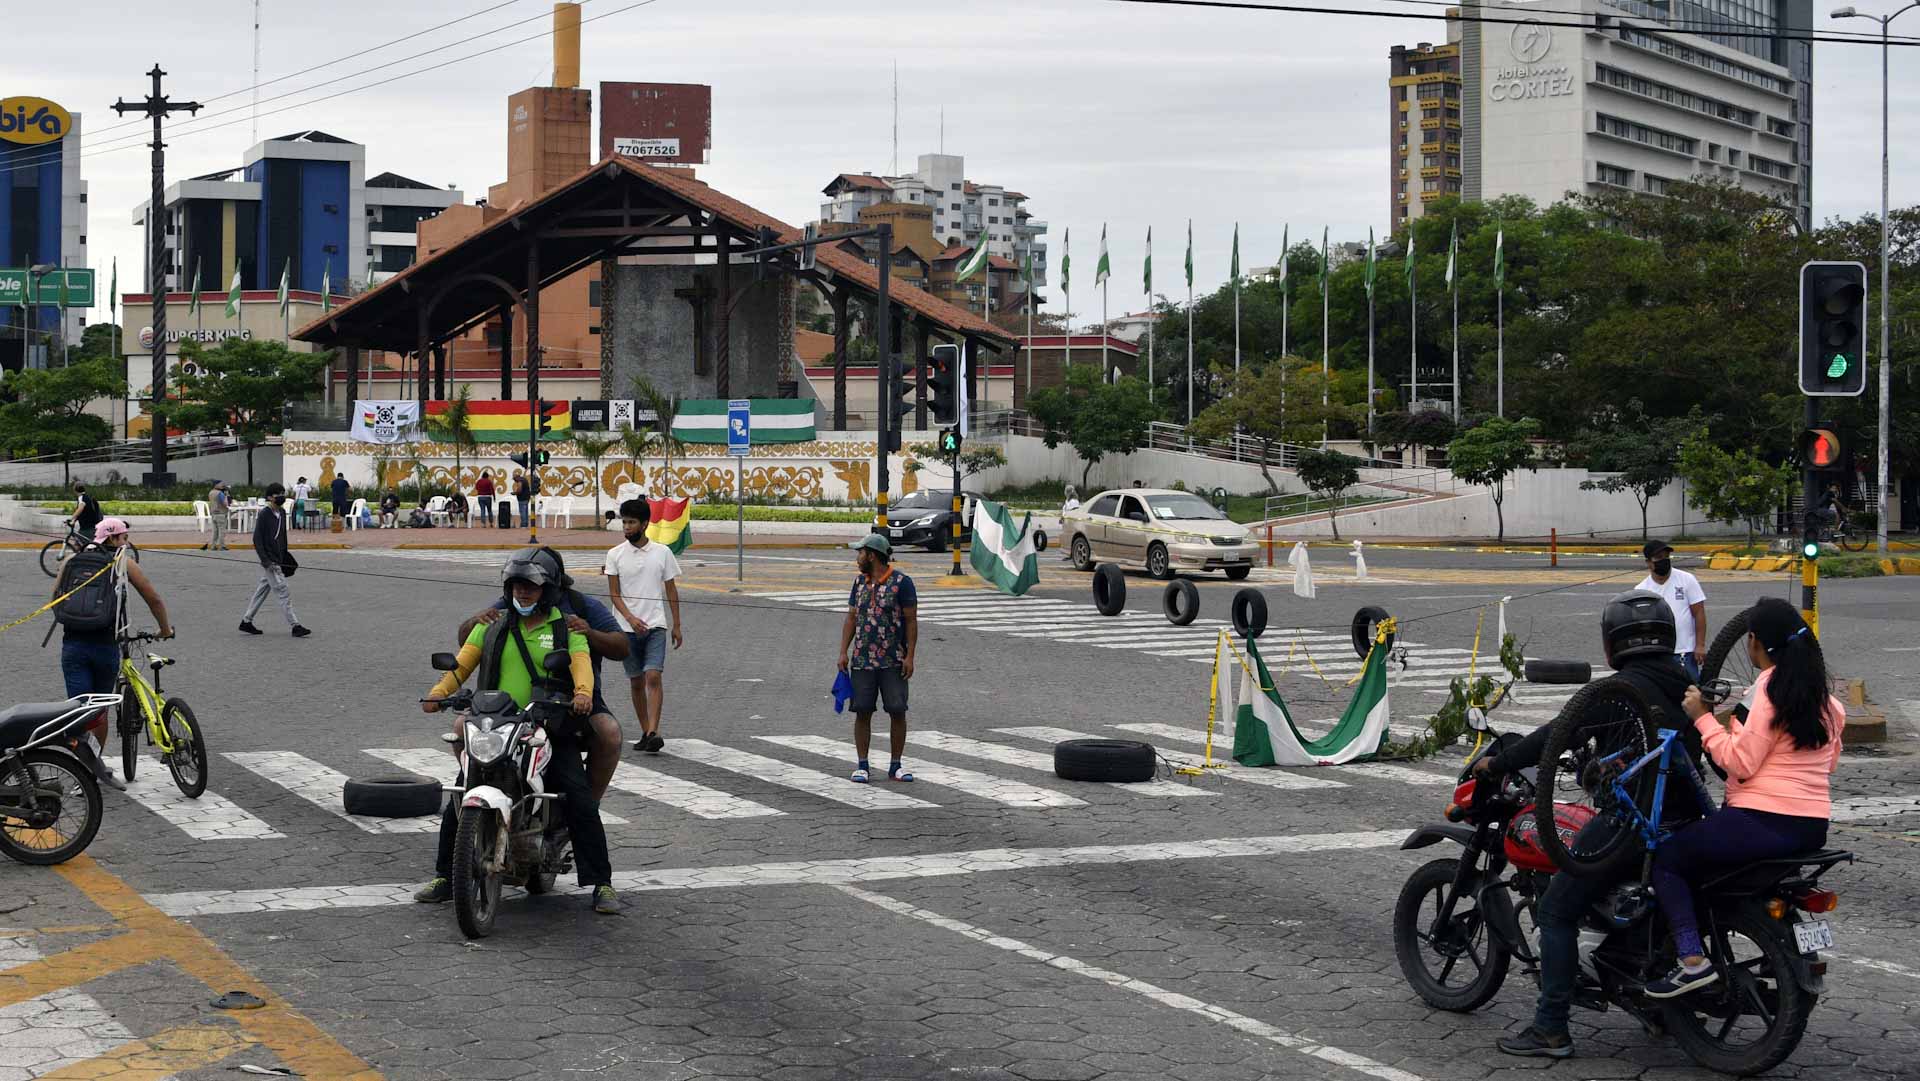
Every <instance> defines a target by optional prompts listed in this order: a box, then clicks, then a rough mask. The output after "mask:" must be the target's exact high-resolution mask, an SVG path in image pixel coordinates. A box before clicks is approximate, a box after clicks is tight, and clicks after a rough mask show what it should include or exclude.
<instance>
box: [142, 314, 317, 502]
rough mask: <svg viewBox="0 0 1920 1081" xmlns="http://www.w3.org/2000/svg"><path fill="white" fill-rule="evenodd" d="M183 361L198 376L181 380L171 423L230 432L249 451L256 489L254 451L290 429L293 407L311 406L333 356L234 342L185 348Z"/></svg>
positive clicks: (192, 344)
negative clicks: (296, 404)
mask: <svg viewBox="0 0 1920 1081" xmlns="http://www.w3.org/2000/svg"><path fill="white" fill-rule="evenodd" d="M180 356H181V359H182V360H190V361H193V362H194V363H195V364H196V365H197V366H198V367H199V369H200V370H199V371H198V372H197V373H193V374H188V373H187V372H186V370H185V369H184V368H182V369H181V374H180V402H179V404H177V405H173V406H169V407H168V409H167V419H168V421H170V422H171V423H174V424H177V425H179V426H180V427H181V428H183V429H197V430H200V431H211V430H216V429H221V428H230V429H232V430H233V433H234V435H235V437H237V438H238V439H239V440H240V444H241V445H242V446H244V447H246V448H247V483H248V484H252V483H253V451H254V448H255V447H258V446H259V445H260V444H261V443H264V442H266V439H267V437H268V436H270V435H279V434H280V433H281V432H282V431H284V430H285V428H286V406H287V403H288V402H295V401H310V400H312V399H313V398H315V397H317V396H318V394H319V392H320V371H321V369H323V368H325V367H326V366H327V362H328V360H330V359H331V354H328V353H296V352H294V351H292V350H291V349H288V348H287V347H286V346H285V345H282V344H281V343H279V342H276V341H268V340H260V339H253V340H241V339H235V338H230V339H228V340H226V341H223V342H221V343H220V344H219V345H216V346H214V347H212V348H207V347H205V346H202V345H201V344H200V343H198V342H186V343H184V345H183V346H182V347H181V350H180Z"/></svg>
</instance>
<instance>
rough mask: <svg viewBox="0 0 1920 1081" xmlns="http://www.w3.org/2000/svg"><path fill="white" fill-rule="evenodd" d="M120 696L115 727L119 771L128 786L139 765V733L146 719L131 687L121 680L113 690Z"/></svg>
mask: <svg viewBox="0 0 1920 1081" xmlns="http://www.w3.org/2000/svg"><path fill="white" fill-rule="evenodd" d="M113 689H114V693H116V694H118V695H119V696H120V708H119V710H118V712H117V716H116V720H115V722H114V724H115V727H117V728H119V729H120V769H121V771H122V772H123V773H124V775H125V777H126V782H127V783H128V784H132V783H133V773H134V770H135V769H137V768H138V767H139V765H140V733H141V732H142V731H144V730H145V729H146V727H147V722H146V718H145V717H143V716H141V713H140V700H139V699H138V698H135V697H134V696H133V687H132V686H130V685H129V684H128V683H127V682H126V681H125V680H121V681H120V683H119V684H118V685H116V686H115V687H114V688H113Z"/></svg>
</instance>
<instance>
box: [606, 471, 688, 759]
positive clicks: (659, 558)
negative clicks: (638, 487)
mask: <svg viewBox="0 0 1920 1081" xmlns="http://www.w3.org/2000/svg"><path fill="white" fill-rule="evenodd" d="M650 516H651V512H650V511H649V510H648V508H647V501H646V500H644V499H629V500H627V501H626V502H624V503H621V504H620V525H621V530H622V532H624V533H625V534H626V538H627V539H626V541H625V543H622V544H616V545H614V546H613V547H612V548H609V549H607V563H606V566H605V567H604V568H602V569H603V570H604V572H605V573H606V576H607V592H608V593H609V594H610V595H611V596H612V597H613V614H614V618H616V619H618V620H619V621H620V627H621V629H622V630H624V631H626V632H627V657H626V661H625V664H626V666H627V685H628V687H630V688H631V689H632V691H633V714H634V716H635V717H636V718H638V719H639V721H640V738H639V739H636V740H634V741H633V749H634V750H636V751H646V752H648V753H650V754H659V753H660V749H661V748H662V747H665V746H666V745H667V741H666V740H664V739H662V738H661V737H660V706H661V704H662V699H663V698H664V696H665V694H666V685H665V675H666V667H667V638H668V636H669V634H671V636H672V638H673V648H675V649H679V648H680V587H679V586H677V585H675V584H674V579H676V578H678V577H680V561H679V560H677V559H675V558H673V553H672V552H670V551H668V550H667V546H666V545H664V544H655V543H653V542H652V541H649V540H648V539H647V520H648V518H649V517H650ZM669 608H671V610H672V613H673V623H672V625H671V628H669V626H668V624H667V613H668V610H669Z"/></svg>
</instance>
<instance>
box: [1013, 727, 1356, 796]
mask: <svg viewBox="0 0 1920 1081" xmlns="http://www.w3.org/2000/svg"><path fill="white" fill-rule="evenodd" d="M1113 727H1115V728H1122V729H1125V730H1127V731H1129V732H1139V733H1141V734H1142V735H1161V734H1163V733H1162V731H1161V730H1162V729H1164V730H1166V731H1167V732H1179V733H1181V734H1182V737H1183V742H1184V735H1185V733H1186V730H1185V729H1180V728H1175V727H1174V726H1172V725H1159V724H1130V725H1114V726H1113ZM994 731H996V732H999V733H1002V734H1004V735H1009V736H1020V737H1023V738H1025V739H1037V740H1042V741H1044V742H1047V743H1058V742H1060V741H1061V740H1063V739H1093V738H1096V737H1094V736H1090V735H1088V734H1087V733H1085V732H1075V731H1073V730H1071V729H1066V728H1054V727H1050V726H1046V725H1030V726H1027V727H1024V728H996V729H994ZM1203 738H1204V737H1203ZM1155 749H1156V750H1158V751H1159V752H1160V753H1161V754H1163V755H1165V756H1166V757H1167V760H1168V761H1169V762H1172V763H1173V764H1174V765H1175V766H1176V767H1180V768H1193V767H1198V766H1199V765H1200V760H1199V759H1197V758H1193V757H1190V756H1187V755H1182V754H1181V753H1180V752H1178V751H1169V750H1166V749H1165V748H1155ZM1213 750H1214V755H1215V761H1217V762H1224V763H1226V766H1227V768H1226V769H1210V770H1207V771H1206V773H1205V777H1225V778H1226V779H1227V780H1229V781H1244V782H1246V783H1247V784H1253V785H1260V786H1261V787H1263V788H1286V789H1294V790H1298V789H1303V788H1345V787H1347V786H1346V785H1345V784H1342V783H1341V782H1339V781H1336V780H1334V779H1332V778H1331V777H1308V776H1304V775H1302V774H1298V773H1288V772H1287V771H1286V770H1280V769H1272V770H1269V769H1249V768H1247V767H1244V766H1241V765H1239V764H1238V763H1235V762H1234V761H1233V759H1232V758H1231V757H1230V756H1229V752H1231V751H1232V750H1233V737H1232V736H1231V735H1229V736H1227V738H1226V741H1225V742H1224V743H1223V742H1221V741H1220V740H1219V739H1215V740H1214V743H1213Z"/></svg>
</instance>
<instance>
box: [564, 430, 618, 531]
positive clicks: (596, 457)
mask: <svg viewBox="0 0 1920 1081" xmlns="http://www.w3.org/2000/svg"><path fill="white" fill-rule="evenodd" d="M617 442H619V440H616V439H614V438H613V437H612V436H610V435H587V434H585V433H582V434H579V435H576V436H574V437H573V446H574V449H576V450H578V451H579V452H580V457H582V458H585V459H586V460H587V464H588V465H590V466H592V467H593V518H594V520H595V521H599V520H600V459H602V458H605V457H606V456H607V452H608V451H610V450H612V449H613V447H614V444H615V443H617Z"/></svg>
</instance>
